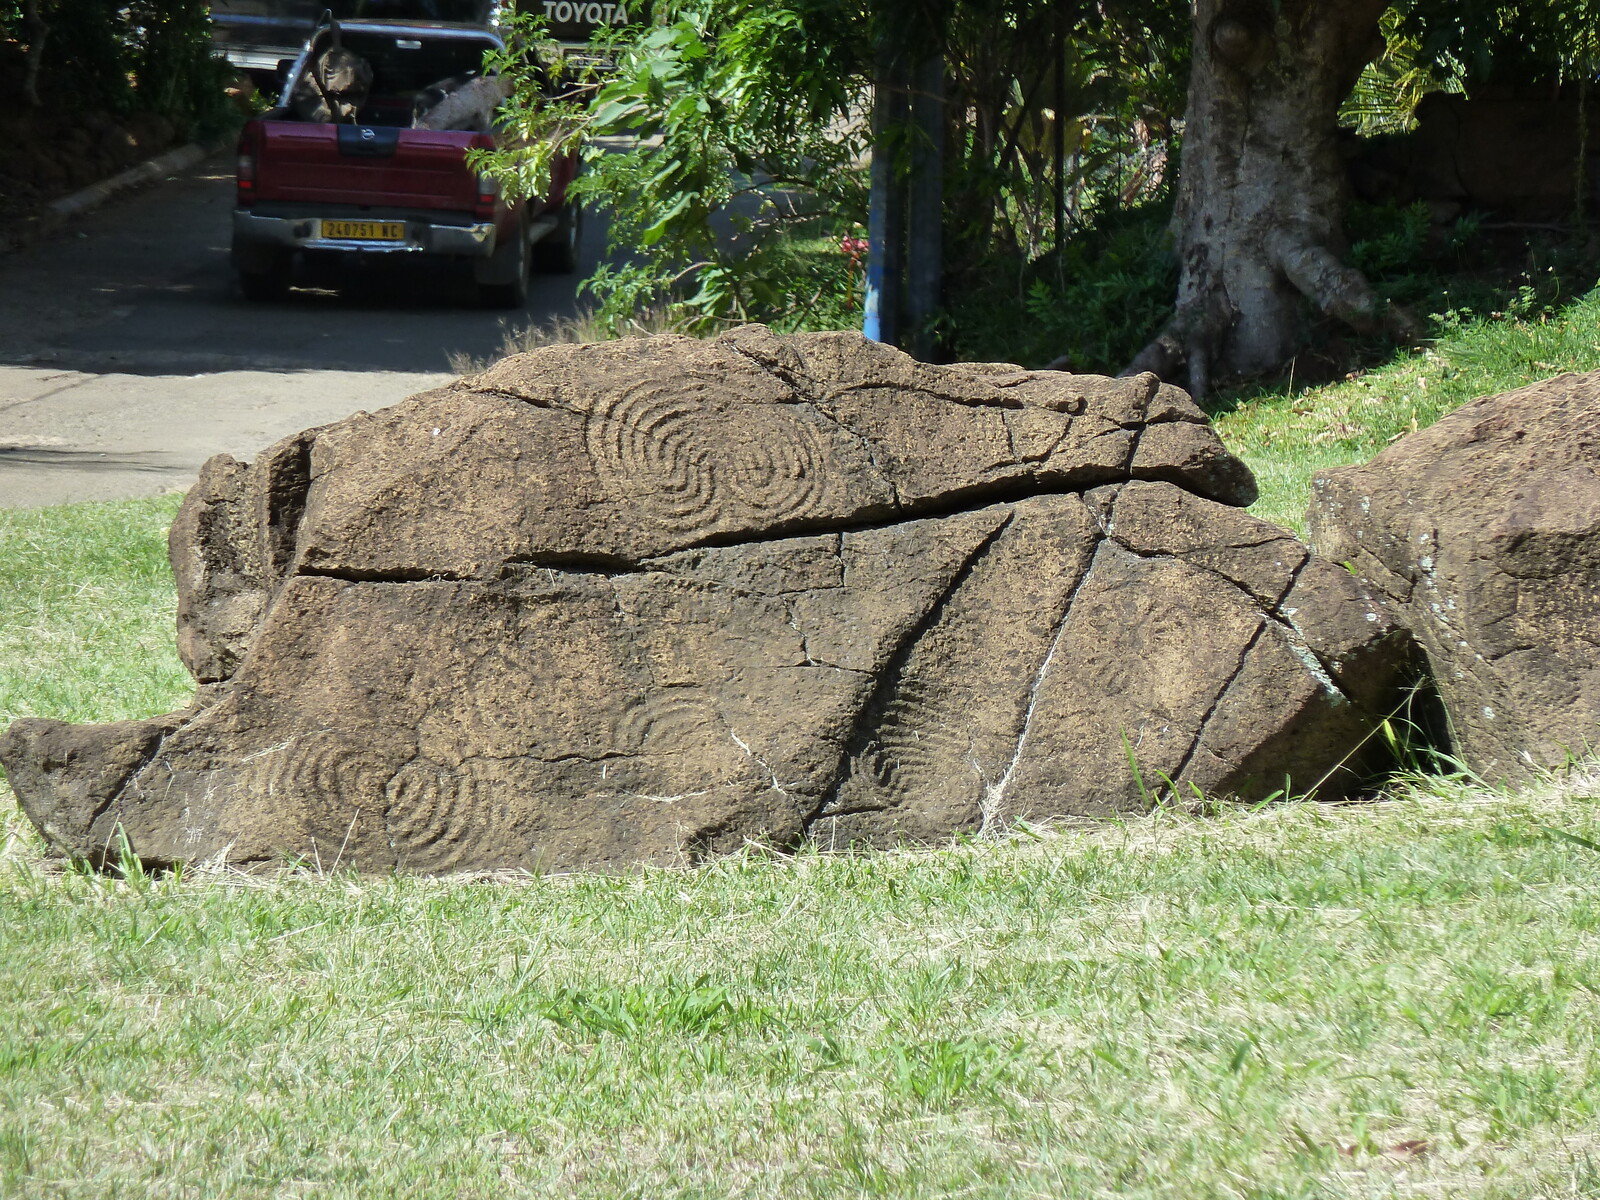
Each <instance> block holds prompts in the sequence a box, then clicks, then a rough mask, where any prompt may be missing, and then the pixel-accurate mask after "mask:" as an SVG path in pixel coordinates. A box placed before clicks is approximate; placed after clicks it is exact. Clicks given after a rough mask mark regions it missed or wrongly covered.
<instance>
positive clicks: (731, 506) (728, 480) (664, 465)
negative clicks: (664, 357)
mask: <svg viewBox="0 0 1600 1200" xmlns="http://www.w3.org/2000/svg"><path fill="white" fill-rule="evenodd" d="M584 433H585V441H586V444H587V446H588V450H589V454H590V457H591V458H593V460H594V464H595V468H596V470H597V471H598V472H599V474H600V477H601V479H602V480H603V481H604V482H605V483H606V484H607V485H608V486H609V487H610V489H611V490H612V492H613V493H614V494H617V495H625V496H628V497H630V498H632V499H633V500H634V502H635V503H636V504H638V506H639V507H640V509H641V510H642V511H643V512H645V513H646V514H647V515H648V516H649V517H650V518H651V519H652V520H654V521H657V522H659V523H660V524H662V525H664V526H666V527H667V528H669V529H672V530H675V531H679V532H698V531H701V530H706V531H710V530H713V529H715V528H717V527H718V526H719V525H721V524H724V523H732V522H739V523H757V522H759V523H763V524H767V523H770V524H780V523H783V522H787V521H791V520H794V519H795V518H798V517H804V516H806V515H808V514H810V513H812V512H814V511H815V510H817V509H818V508H819V507H820V506H821V505H822V503H823V495H824V492H825V491H826V488H827V474H826V470H825V465H824V464H825V462H826V459H827V452H826V448H825V446H824V444H823V441H822V438H821V437H820V435H819V434H818V432H817V430H816V429H815V428H814V427H813V426H812V425H811V424H810V423H808V422H807V421H806V420H804V419H803V418H802V417H800V416H799V415H797V413H796V412H794V411H793V410H792V409H791V408H789V407H788V406H783V405H752V404H749V403H746V402H744V401H742V400H741V399H740V397H738V396H737V395H736V394H734V393H732V392H731V391H729V390H727V389H725V388H724V387H723V386H722V385H720V384H718V383H716V382H715V381H710V380H708V381H704V382H702V383H700V384H699V385H698V386H697V387H695V388H693V389H690V388H688V387H685V386H684V383H683V381H681V380H673V381H655V380H651V381H646V382H644V383H639V384H635V385H634V386H633V387H630V388H627V389H626V390H624V391H622V392H619V393H618V394H617V395H615V396H614V397H609V398H607V399H606V400H604V401H602V402H601V403H599V404H597V405H596V406H595V407H594V409H593V410H591V412H590V414H589V418H588V421H587V422H586V425H585V430H584Z"/></svg>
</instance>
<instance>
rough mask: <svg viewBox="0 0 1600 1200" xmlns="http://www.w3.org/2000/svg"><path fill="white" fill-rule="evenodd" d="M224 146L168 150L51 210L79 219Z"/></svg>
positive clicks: (193, 144)
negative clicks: (78, 217) (127, 191)
mask: <svg viewBox="0 0 1600 1200" xmlns="http://www.w3.org/2000/svg"><path fill="white" fill-rule="evenodd" d="M221 145H222V143H220V142H219V143H214V144H212V145H210V146H202V145H200V144H199V143H198V142H190V143H189V144H188V145H187V146H179V147H178V148H177V149H176V150H168V151H167V152H166V153H165V154H162V155H158V156H157V157H155V158H152V159H148V160H146V161H145V162H142V163H140V164H139V165H138V166H136V167H129V168H128V169H127V170H126V171H124V172H123V173H122V174H120V175H113V176H112V177H111V178H110V179H102V180H101V181H100V182H99V183H92V184H90V185H89V186H88V187H86V188H84V189H83V190H82V191H78V192H73V193H72V195H70V196H63V197H62V198H61V199H60V200H55V201H52V202H51V204H50V206H49V208H50V211H51V212H53V213H54V214H56V216H58V217H75V216H77V215H78V214H79V213H86V212H88V211H89V210H90V209H92V208H97V207H99V206H100V205H102V204H104V203H105V202H106V201H107V200H109V199H111V197H112V196H115V195H116V194H117V193H118V192H121V191H126V190H127V189H128V188H131V187H137V186H138V185H139V184H141V183H154V182H156V181H157V180H161V179H165V178H166V177H167V176H168V175H172V174H175V173H176V172H178V171H183V170H187V169H188V168H189V167H192V166H194V165H195V163H197V162H199V161H200V160H201V159H203V158H205V157H206V155H208V154H211V153H212V152H213V151H215V150H217V149H219V148H220V147H221Z"/></svg>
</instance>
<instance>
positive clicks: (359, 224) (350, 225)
mask: <svg viewBox="0 0 1600 1200" xmlns="http://www.w3.org/2000/svg"><path fill="white" fill-rule="evenodd" d="M322 236H323V237H324V238H328V239H330V240H338V241H343V242H403V241H405V239H406V223H405V222H404V221H324V222H323V223H322Z"/></svg>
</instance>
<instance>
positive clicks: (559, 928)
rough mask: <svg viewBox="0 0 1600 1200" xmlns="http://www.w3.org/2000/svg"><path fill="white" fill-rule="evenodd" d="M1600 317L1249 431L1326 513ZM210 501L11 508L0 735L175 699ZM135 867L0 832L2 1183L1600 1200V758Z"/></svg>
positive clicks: (1325, 395)
mask: <svg viewBox="0 0 1600 1200" xmlns="http://www.w3.org/2000/svg"><path fill="white" fill-rule="evenodd" d="M1597 324H1600V298H1597V297H1594V296H1591V297H1589V298H1588V299H1585V300H1584V301H1583V302H1581V303H1580V304H1578V305H1576V306H1574V307H1573V308H1570V309H1568V310H1567V311H1566V312H1565V313H1564V314H1561V315H1560V316H1559V317H1557V316H1551V317H1548V318H1547V319H1546V320H1544V321H1542V322H1541V321H1537V320H1535V321H1514V320H1503V321H1485V322H1481V323H1478V324H1474V325H1464V326H1461V327H1459V328H1457V329H1455V330H1453V331H1451V332H1450V333H1449V334H1448V335H1447V336H1446V337H1444V338H1443V339H1441V340H1440V342H1439V343H1438V345H1436V346H1435V347H1433V348H1432V349H1431V350H1430V351H1428V352H1427V353H1424V354H1419V355H1414V356H1408V357H1405V358H1402V359H1400V360H1397V361H1396V362H1395V363H1394V364H1392V365H1390V366H1388V367H1385V368H1383V369H1381V370H1377V371H1373V372H1369V373H1368V374H1366V375H1364V376H1362V377H1361V378H1360V379H1357V380H1353V381H1351V382H1349V383H1345V384H1341V385H1339V386H1336V387H1333V388H1327V389H1319V390H1316V391H1312V392H1308V391H1306V390H1304V389H1301V390H1288V391H1286V392H1285V393H1284V394H1282V395H1261V396H1257V397H1253V398H1250V399H1248V400H1247V401H1245V402H1243V403H1241V404H1240V405H1239V406H1238V407H1237V408H1235V409H1234V410H1233V411H1231V412H1229V413H1227V414H1226V415H1224V416H1223V417H1222V419H1221V424H1222V428H1223V434H1224V437H1225V438H1227V439H1229V441H1230V442H1231V443H1232V444H1234V445H1236V446H1238V447H1240V448H1241V449H1242V450H1243V451H1244V452H1245V453H1246V455H1247V456H1248V457H1249V458H1250V459H1251V462H1252V465H1253V466H1254V467H1256V469H1257V471H1258V472H1259V473H1260V474H1261V476H1262V479H1263V483H1264V484H1265V485H1266V487H1265V496H1264V499H1263V501H1262V503H1261V505H1259V506H1258V510H1259V511H1264V512H1266V513H1267V515H1271V516H1278V517H1279V518H1280V519H1287V518H1292V517H1293V516H1294V515H1295V514H1296V513H1297V512H1298V510H1299V509H1301V508H1303V507H1304V502H1305V488H1306V484H1307V481H1308V479H1309V476H1310V473H1311V471H1312V470H1314V469H1316V468H1318V467H1321V466H1327V465H1336V464H1338V463H1341V462H1349V461H1357V460H1360V459H1362V458H1365V457H1367V456H1369V455H1370V454H1371V453H1372V452H1373V451H1374V450H1376V449H1378V448H1380V447H1381V446H1382V445H1384V444H1386V442H1387V440H1388V439H1389V438H1390V437H1391V436H1392V435H1393V434H1394V433H1396V432H1400V431H1402V430H1404V429H1408V428H1410V426H1411V422H1412V419H1413V414H1414V415H1415V419H1416V421H1417V423H1418V424H1422V423H1426V422H1427V421H1429V420H1432V419H1433V418H1434V417H1436V416H1437V415H1438V414H1439V413H1441V412H1444V411H1446V410H1448V409H1449V408H1452V407H1454V406H1455V405H1457V404H1459V403H1460V402H1462V401H1464V400H1466V399H1469V398H1471V397H1472V396H1474V395H1479V394H1484V393H1487V392H1491V391H1496V390H1500V389H1501V388H1504V387H1509V386H1515V385H1518V384H1520V383H1523V382H1525V381H1526V380H1528V379H1530V378H1535V377H1540V376H1543V375H1547V374H1550V373H1552V372H1553V371H1554V370H1558V369H1580V368H1585V367H1592V366H1596V365H1600V363H1597V362H1596V361H1595V358H1596V350H1595V343H1596V341H1597V338H1596V327H1597ZM174 506H175V501H173V500H171V499H163V500H155V501H138V502H130V503H126V504H110V505H85V506H77V507H73V508H64V509H37V510H28V511H12V512H3V511H0V550H3V551H4V553H0V720H6V719H10V718H13V717H16V716H22V715H34V714H37V715H48V716H57V717H64V718H68V719H73V720H80V721H82V720H113V719H119V718H125V717H134V716H145V715H150V714H154V713H158V712H163V711H167V710H169V709H171V708H173V707H177V706H180V705H181V704H182V703H184V701H185V700H186V699H187V696H188V694H189V690H190V688H189V683H188V680H187V676H186V675H185V674H184V672H183V670H182V668H181V666H180V664H179V663H178V661H177V658H176V655H175V654H174V652H173V650H172V620H173V600H172V585H171V578H170V575H169V574H168V572H167V568H166V565H165V554H164V537H165V528H166V525H167V523H168V522H169V521H170V519H171V515H172V513H173V511H174ZM4 794H5V793H4V791H3V789H0V795H4ZM126 874H127V877H126V878H118V877H117V876H116V875H115V874H112V875H106V876H94V875H88V874H83V873H79V872H77V871H70V870H69V871H62V870H61V869H60V868H59V867H58V866H57V865H55V864H53V863H51V862H50V861H49V860H47V859H46V857H45V856H44V854H43V852H42V848H41V846H40V843H39V840H38V838H37V836H36V834H34V832H33V831H32V829H31V827H29V826H28V824H27V822H26V821H25V820H24V819H23V818H22V817H21V816H20V815H19V814H17V813H16V812H15V811H13V812H11V813H10V815H9V816H7V817H4V818H0V918H3V919H0V995H3V997H4V998H3V999H0V1196H5V1197H12V1196H17V1197H34V1196H39V1197H45V1196H48V1197H101V1196H112V1195H118V1196H140V1197H142V1196H155V1197H180V1196H181V1197H202V1196H203V1197H212V1196H228V1197H263V1198H265V1197H287V1196H294V1197H301V1196H332V1197H390V1196H408V1197H450V1198H452V1200H457V1198H461V1197H501V1196H518V1195H528V1196H558V1197H562V1198H563V1200H567V1198H569V1197H596V1198H601V1197H604V1198H608V1200H609V1198H612V1197H638V1198H640V1200H644V1198H649V1200H658V1198H663V1200H664V1198H684V1200H687V1198H690V1197H694V1198H696V1200H700V1198H711V1197H774V1198H777V1197H785V1198H787V1197H792V1196H797V1197H860V1196H883V1197H895V1198H900V1197H932V1196H941V1197H943V1196H950V1197H954V1196H961V1197H1007V1198H1010V1197H1050V1198H1052V1200H1055V1198H1075V1197H1110V1196H1118V1197H1148V1198H1162V1200H1199V1198H1208V1197H1228V1198H1232V1200H1298V1198H1305V1200H1313V1198H1342V1197H1351V1198H1355V1197H1360V1198H1363V1200H1369V1198H1373V1197H1429V1198H1431V1197H1446V1196H1449V1197H1472V1198H1474V1200H1527V1198H1531V1197H1545V1198H1552V1200H1553V1198H1558V1197H1559V1198H1568V1197H1570V1198H1573V1200H1578V1198H1580V1197H1584V1198H1587V1197H1594V1196H1596V1195H1600V1045H1597V1041H1600V777H1597V776H1594V775H1582V774H1579V775H1577V776H1575V777H1574V778H1572V779H1569V780H1567V781H1566V782H1564V783H1562V784H1559V785H1558V784H1557V783H1554V782H1552V783H1550V784H1549V785H1547V786H1544V787H1542V788H1536V789H1534V790H1531V791H1528V792H1524V793H1520V794H1516V795H1505V794H1499V793H1495V792H1491V791H1488V790H1484V789H1482V788H1478V787H1475V786H1472V785H1470V784H1467V783H1464V782H1460V781H1450V780H1420V779H1413V780H1409V781H1402V782H1401V783H1399V784H1397V785H1396V787H1395V789H1394V790H1393V791H1392V793H1391V794H1390V795H1389V796H1387V797H1386V798H1384V799H1383V800H1381V801H1379V802H1376V803H1371V804H1364V805H1352V806H1339V807H1334V806H1319V805H1311V804H1301V803H1296V804H1286V805H1282V806H1278V807H1275V808H1271V809H1267V810H1263V811H1255V812H1247V811H1243V810H1237V809H1234V810H1227V811H1223V812H1220V813H1214V814H1211V815H1208V816H1205V817H1200V816H1195V815H1190V814H1186V813H1181V812H1174V811H1162V812H1158V813H1155V814H1153V815H1151V816H1148V817H1142V818H1138V819H1131V820H1127V821H1124V822H1118V823H1103V824H1097V825H1096V824H1084V825H1081V826H1071V827H1062V828H1056V829H1023V830H1021V831H1019V832H1018V833H1016V834H1014V835H1013V836H1011V837H1008V838H1006V839H1004V840H1002V841H998V842H967V843H961V844H957V845H954V846H950V847H946V848H942V849H930V850H902V851H896V852H884V853H872V854H866V855H861V856H858V857H827V856H820V855H815V854H802V855H800V856H798V857H794V858H780V857H774V856H769V855H765V854H762V853H760V852H757V851H754V850H752V851H750V852H748V853H746V854H743V855H739V856H735V857H733V858H730V859H726V860H723V861H720V862H717V863H714V864H711V865H709V866H706V867H703V868H699V869H695V870H684V871H666V870H649V871H644V872H641V873H639V874H637V875H632V876H626V877H606V876H591V875H573V876H566V877H552V878H528V877H491V878H470V879H468V878H458V879H451V880H422V879H412V878H404V877H400V878H375V879H357V878H353V877H349V876H345V875H341V874H337V873H334V874H330V875H322V874H320V873H315V872H298V873H297V872H291V871H285V872H283V873H281V874H278V875H275V876H271V877H257V878H244V877H240V876H236V875H230V874H226V873H208V872H203V871H190V872H188V873H187V874H180V875H178V876H167V877H161V878H150V877H147V876H144V875H143V874H142V873H140V872H139V871H138V870H137V869H133V868H132V867H131V866H130V869H129V870H128V871H127V872H126Z"/></svg>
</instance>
